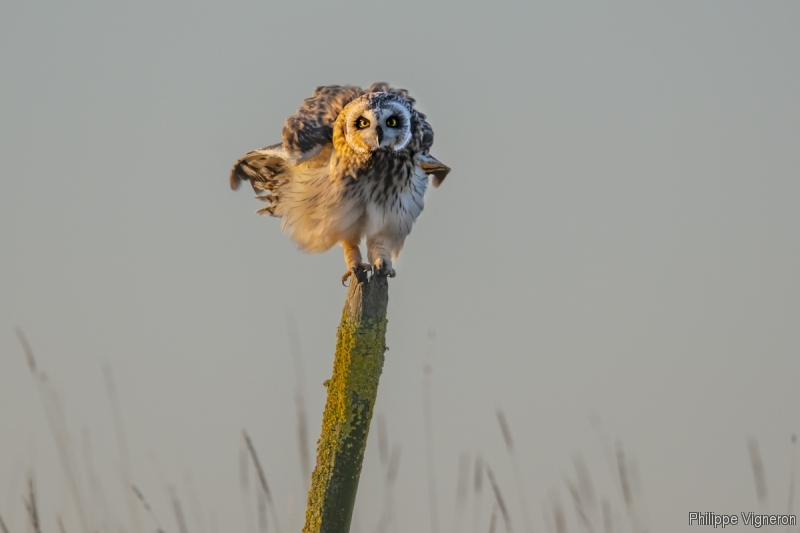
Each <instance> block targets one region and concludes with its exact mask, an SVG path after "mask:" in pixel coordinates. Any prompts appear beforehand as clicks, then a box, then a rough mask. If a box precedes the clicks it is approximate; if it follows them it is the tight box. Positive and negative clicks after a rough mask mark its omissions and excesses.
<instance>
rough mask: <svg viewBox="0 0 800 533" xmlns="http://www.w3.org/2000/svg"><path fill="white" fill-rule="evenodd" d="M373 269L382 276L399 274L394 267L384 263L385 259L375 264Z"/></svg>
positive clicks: (391, 276) (387, 276) (375, 273)
mask: <svg viewBox="0 0 800 533" xmlns="http://www.w3.org/2000/svg"><path fill="white" fill-rule="evenodd" d="M372 271H373V273H374V275H376V276H379V277H381V278H393V277H395V276H396V275H397V272H395V271H394V269H393V268H392V267H390V266H387V264H386V263H384V262H383V261H381V262H380V263H379V264H377V265H375V267H374V268H373V270H372Z"/></svg>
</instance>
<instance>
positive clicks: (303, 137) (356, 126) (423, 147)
mask: <svg viewBox="0 0 800 533" xmlns="http://www.w3.org/2000/svg"><path fill="white" fill-rule="evenodd" d="M414 102H415V100H414V99H413V98H411V97H410V96H409V95H408V91H406V90H404V89H394V88H392V87H390V86H389V85H388V84H386V83H375V84H373V85H372V86H370V87H369V88H367V89H361V88H359V87H353V86H340V85H329V86H322V87H317V89H316V90H315V91H314V94H313V95H312V96H311V97H310V98H306V99H305V100H304V101H303V105H302V106H300V109H299V110H298V111H297V113H296V114H295V115H293V116H291V117H289V118H288V119H287V120H286V123H285V125H284V127H283V142H282V143H280V144H274V145H272V146H267V147H266V148H262V149H260V150H254V151H252V152H248V153H247V154H245V155H244V156H242V157H241V158H239V160H237V161H236V163H235V164H234V165H233V169H232V170H231V175H230V184H231V188H232V189H234V190H235V189H238V188H239V185H241V183H242V182H244V181H249V182H250V184H251V185H252V187H253V190H254V191H255V192H256V194H257V196H256V198H258V199H259V200H261V201H262V202H264V203H266V206H265V207H262V208H261V209H259V210H258V211H257V212H258V213H260V214H262V215H270V216H274V217H278V218H280V219H281V228H282V230H283V232H285V233H287V234H288V235H289V237H290V238H291V239H292V240H293V241H295V242H296V243H297V244H298V245H299V247H300V249H302V250H304V251H306V252H311V253H319V252H324V251H326V250H329V249H330V248H331V247H332V246H333V245H335V244H337V243H339V244H340V245H341V246H342V248H343V249H344V259H345V262H346V263H347V270H346V271H345V273H344V276H342V283H344V282H345V281H346V280H347V279H348V278H349V277H350V276H355V277H356V278H357V279H359V280H360V281H364V280H365V279H366V278H367V276H368V274H369V273H372V275H376V276H389V277H394V275H395V270H394V268H393V266H392V265H393V261H396V260H397V257H398V255H399V254H400V250H402V248H403V243H404V242H405V240H406V237H407V236H408V234H409V233H411V227H412V226H413V225H414V221H416V219H417V217H418V216H419V215H420V213H421V212H422V208H423V197H424V195H425V190H426V188H427V185H428V179H429V176H430V177H431V179H432V181H433V186H434V187H438V186H439V185H440V184H441V183H442V181H443V180H444V178H445V177H446V176H447V174H448V173H449V172H450V168H449V167H447V166H446V165H444V164H443V163H442V162H440V161H439V160H438V159H436V158H435V157H433V156H432V155H431V154H430V149H431V146H432V145H433V129H432V128H431V126H430V124H428V122H427V120H426V117H425V115H423V114H422V113H420V112H419V111H417V110H416V109H414ZM363 239H366V251H367V261H366V262H364V261H363V259H362V255H361V249H360V243H361V241H362V240H363Z"/></svg>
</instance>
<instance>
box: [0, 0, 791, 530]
mask: <svg viewBox="0 0 800 533" xmlns="http://www.w3.org/2000/svg"><path fill="white" fill-rule="evenodd" d="M798 27H800V4H797V3H796V2H735V1H725V2H721V1H720V2H710V1H707V2H694V1H692V2H688V1H687V2H670V3H669V5H666V4H663V5H661V6H658V5H654V4H648V5H644V4H627V5H625V4H616V5H614V6H605V7H601V6H599V5H597V4H592V3H584V4H578V3H569V4H566V3H561V4H559V5H557V6H556V5H532V4H530V3H518V4H496V5H494V6H493V7H490V6H489V5H488V3H474V2H473V3H466V2H461V3H450V4H434V3H428V2H409V3H402V4H394V5H390V4H377V3H356V2H353V3H341V2H340V3H337V4H336V5H335V6H334V5H332V4H322V3H310V2H294V3H292V4H291V5H289V4H278V3H275V4H272V3H267V2H250V3H246V2H224V3H223V2H219V3H217V4H216V5H214V4H212V3H205V2H204V3H199V2H171V3H164V2H151V1H145V2H124V3H118V2H100V1H97V2H91V1H86V0H81V1H77V2H68V3H65V2H32V1H28V0H25V1H17V0H4V1H3V3H2V5H0V173H2V174H1V177H0V180H1V181H0V274H1V275H0V406H1V407H0V514H2V516H3V517H4V518H5V519H6V522H7V523H8V525H9V527H10V528H11V529H12V530H13V531H12V533H18V532H20V531H25V530H26V529H25V528H26V526H25V525H24V524H25V512H24V508H23V505H22V502H21V500H20V495H21V494H22V492H23V490H24V486H23V484H24V473H25V471H26V469H28V468H31V467H33V468H35V470H36V476H37V482H38V485H39V491H40V506H41V512H42V515H43V517H44V527H45V529H46V530H48V531H50V532H52V531H53V530H55V529H56V524H55V516H56V515H57V514H60V515H62V516H63V517H64V520H65V524H66V526H67V529H68V531H69V532H70V533H73V532H74V531H78V530H79V526H78V522H77V520H76V514H75V512H74V510H73V509H72V507H71V503H70V500H69V499H68V496H67V489H66V485H65V483H64V476H63V475H62V473H61V470H60V469H59V466H58V462H57V456H56V452H55V446H54V444H53V440H52V438H51V436H50V434H49V430H48V428H47V425H46V419H45V416H44V410H43V408H42V403H41V401H40V399H39V397H38V395H37V392H36V389H35V386H34V382H33V380H32V379H31V377H30V375H29V373H28V369H27V366H26V363H25V359H24V356H23V353H22V350H21V349H20V346H19V344H18V342H17V340H16V338H15V336H14V333H13V328H14V327H15V326H19V327H21V328H23V329H24V331H25V332H26V334H27V336H28V337H29V339H30V341H31V343H32V345H33V348H34V350H35V351H36V354H37V357H38V362H39V365H40V366H41V367H42V368H43V369H44V370H45V371H46V372H47V374H48V375H49V376H50V378H51V379H52V380H53V382H54V384H55V385H56V387H57V389H58V391H59V392H60V395H61V399H62V401H63V404H64V408H65V412H66V418H67V421H68V424H69V428H70V431H71V433H72V435H73V437H74V439H75V442H76V446H77V447H78V449H80V441H81V430H82V428H88V430H89V432H90V434H91V438H92V442H93V447H94V450H95V457H96V461H97V467H98V469H99V470H100V477H101V478H102V483H103V486H104V487H105V489H106V490H105V493H106V495H107V497H108V499H109V500H110V504H111V505H112V506H113V508H114V509H115V515H116V516H117V517H118V520H119V523H120V524H128V523H129V522H128V518H127V514H126V512H125V509H124V505H123V497H122V494H123V488H122V486H121V483H120V481H119V476H118V464H119V458H118V455H117V453H116V444H115V438H114V432H113V418H112V415H111V408H110V404H109V401H108V398H107V395H106V391H105V385H104V381H103V376H102V372H101V368H102V367H103V365H104V364H108V365H110V367H111V368H112V369H113V371H114V375H115V377H116V381H117V386H118V389H119V397H120V402H121V406H122V412H123V415H124V420H125V424H126V427H127V433H128V436H129V445H130V454H131V458H132V467H133V475H134V481H135V482H136V484H137V485H139V486H140V487H141V488H142V490H143V492H144V493H145V495H146V496H147V497H148V499H149V500H150V502H151V503H152V504H153V506H154V508H155V512H156V514H157V515H158V517H159V519H160V521H161V522H162V526H163V527H164V528H165V529H166V530H168V532H169V533H177V526H176V525H175V521H174V518H173V515H172V511H171V508H170V507H169V503H168V498H167V494H166V493H165V491H164V485H165V484H174V485H175V487H176V489H177V491H178V493H179V495H180V496H181V498H182V499H183V500H184V504H185V505H186V506H187V507H188V504H187V503H186V501H187V500H188V499H189V496H187V493H188V492H189V489H188V487H187V485H186V483H185V482H184V478H185V473H186V472H190V473H191V476H192V477H193V479H194V482H195V485H196V487H197V493H198V495H197V499H198V500H199V501H200V502H201V505H202V507H203V509H202V513H203V516H204V521H205V527H202V526H200V525H199V524H198V523H196V518H195V517H194V515H193V513H192V512H190V510H189V509H186V512H187V515H188V516H187V520H188V521H189V528H190V531H191V533H206V532H209V533H210V532H211V530H212V528H211V526H210V524H211V520H212V518H210V517H211V516H215V517H216V521H217V523H218V530H219V531H221V532H242V533H245V532H246V531H247V529H246V521H245V518H244V516H243V511H242V501H241V496H240V493H239V453H240V449H241V433H240V432H241V430H242V428H247V429H248V430H249V432H250V433H251V435H252V437H253V440H254V441H255V443H256V446H257V448H258V450H259V453H260V454H261V457H262V461H263V463H264V469H265V471H266V475H267V477H268V480H269V483H270V485H271V487H270V488H271V489H272V491H273V492H274V494H275V498H276V505H277V507H278V508H279V510H280V514H281V517H280V518H281V521H282V522H283V523H284V531H285V530H286V527H287V525H286V514H287V508H292V507H293V519H292V520H293V525H294V530H299V529H300V527H301V525H302V521H303V509H304V503H305V494H303V483H304V480H303V479H302V477H301V475H300V467H299V462H298V459H297V457H298V456H297V451H296V436H295V426H296V419H295V407H294V393H295V386H296V385H295V383H296V379H295V373H294V370H293V364H292V358H291V356H290V334H289V330H288V328H287V318H286V317H287V314H292V315H294V316H295V317H296V322H297V327H298V331H299V333H300V338H301V343H302V350H303V355H304V367H305V383H306V389H307V402H308V408H309V417H310V418H309V428H310V433H311V440H312V446H313V443H314V442H315V441H316V438H317V435H318V433H319V427H320V417H321V412H322V408H323V405H324V401H325V389H324V388H323V387H322V382H323V381H324V380H325V379H327V378H328V377H329V376H330V372H331V365H332V355H333V348H334V342H335V332H336V327H337V325H338V321H339V317H340V313H341V307H342V303H343V301H344V297H345V289H343V288H342V287H341V285H340V284H339V276H340V275H341V274H342V272H343V270H344V262H343V259H342V256H341V250H339V249H335V250H332V251H331V252H329V253H327V254H325V255H321V256H309V255H305V254H303V253H301V252H299V251H297V250H296V248H295V245H294V244H292V243H291V242H290V241H289V239H288V238H287V237H286V236H284V235H281V233H280V230H279V223H278V221H277V220H274V219H266V218H260V217H258V216H256V215H255V214H254V210H255V209H257V208H258V207H259V203H258V202H256V201H254V200H253V199H252V194H251V193H250V192H249V191H246V190H243V191H240V192H237V193H233V192H231V191H230V190H229V189H228V172H229V169H230V167H231V165H232V163H233V161H234V160H235V159H236V158H237V157H238V156H240V155H241V154H243V153H245V152H246V151H248V150H250V149H253V148H257V147H261V146H265V145H267V144H272V143H274V142H277V141H279V140H280V133H281V128H282V125H283V121H284V119H285V118H286V117H287V116H288V115H290V114H292V113H293V112H294V111H295V110H296V109H297V107H298V106H299V104H300V103H301V101H302V99H303V98H305V97H307V96H309V95H310V94H311V92H312V91H313V89H314V87H316V86H317V85H321V84H359V85H368V84H370V83H372V82H374V81H378V80H386V81H389V82H391V83H392V84H394V85H395V86H400V87H405V88H407V89H409V90H410V91H411V94H412V95H413V96H414V97H415V98H417V100H418V108H419V109H420V110H422V111H423V112H425V113H426V114H428V116H429V119H430V122H431V124H432V125H433V127H434V128H435V131H436V144H435V146H434V150H433V153H434V155H436V156H437V157H438V158H440V159H441V160H442V161H444V162H445V163H447V164H448V165H450V166H451V167H452V168H453V171H452V173H451V174H450V176H449V177H448V178H447V180H446V181H445V183H444V184H443V186H442V187H441V188H440V189H436V190H430V191H429V194H428V196H427V199H426V202H427V204H426V209H425V212H424V214H423V216H422V217H421V218H420V220H419V221H418V223H417V224H416V226H415V227H414V231H413V234H412V235H411V236H410V238H409V239H408V241H407V244H406V247H405V250H404V252H403V254H402V257H401V258H400V261H399V263H398V264H397V270H398V276H397V278H395V279H393V280H392V281H391V291H390V311H389V332H388V339H387V344H388V345H389V346H390V348H391V350H390V351H389V352H388V353H387V358H386V365H385V368H384V373H383V376H382V380H381V388H380V394H379V401H378V404H377V406H376V412H377V413H381V414H382V415H384V416H385V417H386V420H387V425H388V433H389V438H390V440H391V441H392V442H393V443H396V444H398V445H399V446H401V447H402V456H401V461H400V469H399V476H398V480H397V490H396V506H397V509H398V511H399V516H398V520H399V522H398V525H399V528H398V530H400V531H429V530H430V519H429V514H428V496H427V490H426V487H427V485H426V483H427V482H426V466H425V445H424V433H423V415H422V413H423V410H422V382H423V366H424V364H425V362H426V358H432V360H433V374H432V387H433V393H432V405H433V419H434V423H435V433H434V439H435V450H436V452H435V457H436V471H435V473H436V478H437V483H438V487H439V488H438V501H439V507H440V511H439V518H440V522H441V531H446V532H449V531H451V528H452V523H453V522H452V521H453V507H454V502H455V486H456V477H457V467H458V456H459V453H460V452H468V453H469V454H470V461H473V460H474V457H475V453H476V452H478V451H482V452H483V454H484V457H485V458H486V460H487V461H488V462H489V463H490V464H491V465H492V468H493V469H494V470H495V472H496V474H497V478H498V482H499V483H500V486H501V489H502V490H503V492H504V494H505V496H506V500H507V502H508V504H509V507H510V511H511V519H512V523H513V525H514V528H515V531H522V530H523V527H522V518H521V516H522V515H521V512H520V505H519V500H518V497H517V491H516V489H515V485H514V479H513V476H512V468H511V465H510V463H509V458H508V455H507V454H506V452H505V449H504V446H503V441H502V437H501V434H500V431H499V429H498V424H497V419H496V417H495V410H496V409H498V408H501V409H503V410H504V411H505V413H506V415H507V418H508V421H509V424H510V426H511V430H512V432H513V434H514V437H515V441H516V444H517V448H518V452H519V456H520V470H521V473H522V477H523V479H524V483H525V491H526V494H527V500H528V505H529V507H530V512H531V514H532V515H533V516H534V519H535V523H534V525H535V526H536V528H537V531H539V532H542V531H545V528H544V522H543V520H542V510H541V509H542V502H545V504H546V506H548V507H549V505H550V503H549V502H550V501H551V498H552V497H553V496H552V495H551V491H555V492H556V493H557V494H558V496H556V497H557V498H560V501H561V503H562V504H563V505H564V506H565V508H566V509H567V519H568V522H569V526H570V531H579V530H580V528H579V527H578V522H577V518H576V515H575V512H574V511H573V509H572V505H571V502H570V499H569V494H568V492H567V491H566V490H565V485H564V482H563V480H562V473H568V474H569V475H570V476H574V473H573V467H572V455H573V454H575V453H578V454H581V455H582V456H583V457H585V459H586V461H587V463H588V464H589V468H590V470H591V471H592V474H593V478H594V480H595V483H596V484H597V490H598V493H601V494H603V495H607V496H608V497H609V498H610V499H611V501H612V505H613V506H614V509H615V513H617V515H618V516H617V517H616V518H618V519H619V520H620V521H621V522H622V521H625V520H626V519H625V514H624V507H623V505H622V503H621V498H620V491H619V488H618V486H617V485H616V484H614V482H613V480H612V477H611V475H610V474H609V468H608V465H607V463H606V462H605V459H604V455H603V449H602V446H601V445H600V443H599V441H598V438H597V437H596V433H595V431H594V430H593V427H592V425H591V424H590V422H589V420H590V417H591V415H592V413H596V414H597V415H599V416H600V417H601V418H602V420H603V423H604V425H605V428H606V430H607V431H608V433H609V435H611V438H612V439H617V438H618V439H620V440H621V441H622V442H623V443H624V444H625V448H626V450H628V451H629V452H631V453H632V454H635V456H636V458H637V462H638V466H639V472H640V477H641V480H642V488H643V492H644V495H645V500H646V501H645V502H644V504H645V508H646V510H647V514H648V521H649V523H650V526H651V530H652V531H661V532H674V531H683V530H686V524H687V520H688V513H689V511H714V512H717V513H723V512H726V513H738V512H740V511H749V510H758V509H757V505H756V495H755V488H754V484H753V474H752V470H751V467H750V462H749V458H748V453H747V444H746V443H747V439H748V438H749V437H757V438H758V440H759V444H760V446H761V451H762V454H763V456H764V462H765V467H766V475H767V482H768V489H769V498H770V504H771V510H772V511H773V512H778V511H781V512H785V510H786V506H787V494H788V486H789V477H790V476H789V466H788V465H789V458H790V445H789V441H790V436H791V434H792V433H794V432H797V431H798V429H800V386H798V378H800V353H799V350H800V327H798V324H800V276H798V272H800V209H798V205H799V203H800V180H798V176H799V173H800V98H799V97H798V96H799V95H800V61H799V60H798V51H800V31H798ZM432 330H433V331H435V341H429V340H428V337H429V332H430V331H432ZM426 353H427V354H428V355H426ZM374 437H375V434H374V433H373V435H372V436H371V437H370V438H371V440H370V445H369V447H368V452H367V459H366V463H365V467H364V473H363V475H362V486H361V490H360V492H359V500H358V503H357V509H356V515H357V520H358V525H359V530H360V531H361V532H368V531H370V532H371V531H374V530H375V525H376V523H377V520H378V516H379V514H380V505H381V501H382V500H381V499H382V490H383V489H382V487H383V481H382V475H383V474H382V473H383V470H382V468H381V466H380V463H379V461H378V457H377V451H376V448H377V447H376V440H375V438H374ZM154 458H155V459H154ZM156 465H160V466H156ZM470 498H471V497H470ZM491 499H492V497H491V491H490V490H489V489H488V487H484V494H483V510H482V520H483V523H482V524H481V525H480V531H487V530H488V521H489V514H490V512H491ZM290 501H291V502H293V503H290ZM797 506H798V503H797V502H795V509H797ZM141 514H142V522H143V524H145V526H146V528H147V529H148V530H151V531H152V530H153V529H154V528H153V527H152V525H151V522H150V521H149V519H147V517H146V516H145V515H144V513H143V512H142V513H141ZM471 516H472V499H470V501H469V513H468V519H467V520H466V522H465V523H466V524H467V525H468V528H467V530H468V531H471V527H472V525H471ZM624 525H625V526H626V527H627V524H624ZM126 527H127V526H126ZM270 529H271V530H273V531H274V529H273V528H272V523H270ZM115 530H118V528H115ZM498 531H499V530H498Z"/></svg>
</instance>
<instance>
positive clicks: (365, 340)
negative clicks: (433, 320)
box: [303, 278, 389, 533]
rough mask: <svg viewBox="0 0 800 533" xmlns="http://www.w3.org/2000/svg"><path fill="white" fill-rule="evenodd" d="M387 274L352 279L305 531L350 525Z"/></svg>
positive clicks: (337, 530)
mask: <svg viewBox="0 0 800 533" xmlns="http://www.w3.org/2000/svg"><path fill="white" fill-rule="evenodd" d="M388 300H389V294H388V284H387V281H386V279H385V278H373V279H371V280H370V281H369V282H365V283H357V282H356V281H355V280H354V281H353V283H352V285H351V287H350V290H349V291H348V294H347V301H346V302H345V306H344V311H343V312H342V321H341V324H340V325H339V330H338V332H337V341H336V355H335V357H334V361H333V377H332V378H331V379H330V380H329V381H328V382H327V388H328V400H327V403H326V405H325V412H324V414H323V419H322V434H321V436H320V439H319V442H318V444H317V466H316V468H315V469H314V474H313V475H312V477H311V490H310V491H309V494H308V508H307V510H306V524H305V527H304V528H303V533H323V532H324V533H346V532H347V531H348V530H349V529H350V519H351V517H352V514H353V505H354V504H355V498H356V490H357V488H358V479H359V477H360V475H361V465H362V463H363V460H364V450H365V448H366V444H367V435H368V433H369V425H370V421H371V420H372V410H373V406H374V405H375V399H376V398H377V396H378V380H379V379H380V375H381V372H382V370H383V361H384V351H385V346H386V323H387V321H386V308H387V305H388Z"/></svg>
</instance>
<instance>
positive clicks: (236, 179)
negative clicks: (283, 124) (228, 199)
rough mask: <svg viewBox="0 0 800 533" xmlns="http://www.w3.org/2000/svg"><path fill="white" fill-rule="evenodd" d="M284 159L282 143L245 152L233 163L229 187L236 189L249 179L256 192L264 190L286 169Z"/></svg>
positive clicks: (284, 153)
mask: <svg viewBox="0 0 800 533" xmlns="http://www.w3.org/2000/svg"><path fill="white" fill-rule="evenodd" d="M286 159H287V155H286V151H285V150H284V149H283V145H282V144H273V145H272V146H267V147H266V148H261V149H260V150H253V151H252V152H247V153H246V154H244V155H243V156H242V157H240V158H239V159H238V160H237V161H236V163H234V164H233V168H232V169H231V189H233V190H236V189H238V188H239V185H241V183H242V182H243V181H249V182H250V185H251V186H252V187H253V190H254V191H255V192H256V193H258V192H260V191H263V190H265V189H266V188H267V187H268V185H269V184H271V183H274V182H275V181H276V180H279V176H280V175H281V174H283V173H284V172H285V171H286Z"/></svg>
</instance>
